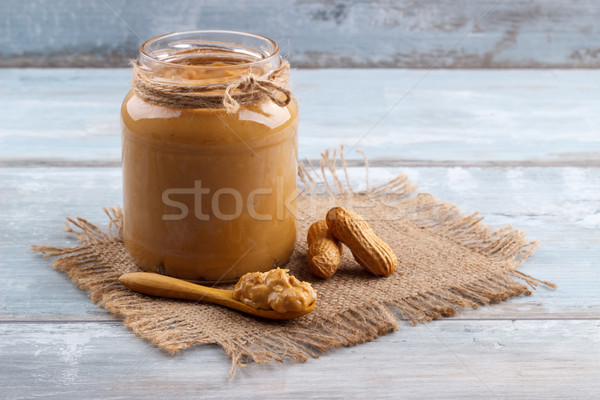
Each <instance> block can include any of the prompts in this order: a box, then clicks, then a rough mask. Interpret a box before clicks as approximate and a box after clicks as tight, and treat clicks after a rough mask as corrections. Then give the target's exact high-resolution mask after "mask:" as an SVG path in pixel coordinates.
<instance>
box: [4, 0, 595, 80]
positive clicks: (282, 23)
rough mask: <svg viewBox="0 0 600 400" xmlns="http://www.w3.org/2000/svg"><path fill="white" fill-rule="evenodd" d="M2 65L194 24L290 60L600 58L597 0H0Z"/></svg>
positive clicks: (102, 51) (109, 51) (133, 41)
mask: <svg viewBox="0 0 600 400" xmlns="http://www.w3.org/2000/svg"><path fill="white" fill-rule="evenodd" d="M0 4H1V5H0V6H1V10H0V49H1V50H0V59H1V61H0V66H4V67H11V66H12V67H94V66H95V67H114V66H126V65H127V62H128V60H129V59H130V58H132V57H135V55H136V53H137V49H138V47H139V45H140V43H141V42H142V41H143V40H145V39H148V38H151V37H153V36H156V35H159V34H162V33H167V32H173V31H181V30H191V29H234V30H243V31H250V32H255V33H259V34H263V35H266V36H269V37H271V38H273V39H275V40H277V41H278V42H279V43H280V45H281V47H282V51H283V53H285V54H289V56H290V59H291V61H292V63H293V64H294V65H295V66H296V67H309V68H310V67H410V68H429V67H431V66H434V67H449V68H465V67H466V68H482V67H483V68H487V67H493V68H496V67H499V68H505V67H536V68H540V67H543V68H547V67H567V68H577V67H585V68H594V67H598V66H600V1H598V0H570V1H564V0H531V1H520V0H463V1H450V0H432V1H415V0H399V1H391V0H380V1H375V0H371V1H360V0H352V1H336V0H309V1H282V0H255V1H236V0H211V1H193V0H170V1H163V0H146V1H144V0H52V1H51V0H30V1H24V0H2V2H1V3H0Z"/></svg>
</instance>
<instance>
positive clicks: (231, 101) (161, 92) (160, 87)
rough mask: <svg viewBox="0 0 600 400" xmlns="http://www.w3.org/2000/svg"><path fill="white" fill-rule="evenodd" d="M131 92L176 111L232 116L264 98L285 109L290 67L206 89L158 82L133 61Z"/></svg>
mask: <svg viewBox="0 0 600 400" xmlns="http://www.w3.org/2000/svg"><path fill="white" fill-rule="evenodd" d="M132 67H133V78H132V88H133V91H134V92H135V94H136V95H137V96H138V97H139V98H141V99H142V100H144V101H147V102H149V103H152V104H156V105H159V106H163V107H169V108H176V109H192V108H211V109H225V111H226V112H227V113H235V112H237V111H238V110H239V108H240V107H242V106H247V105H250V104H254V103H258V102H260V101H263V100H265V99H266V98H269V99H271V100H272V101H273V102H274V103H275V104H277V105H278V106H280V107H285V106H287V105H288V104H289V103H290V101H291V99H292V94H291V91H290V90H289V89H287V86H288V83H289V69H290V64H289V63H288V62H287V61H284V62H282V63H281V65H280V66H279V67H278V68H277V69H275V70H273V71H271V72H269V73H268V74H265V75H262V76H258V75H254V74H248V75H245V76H243V77H242V78H241V79H238V80H235V81H233V82H225V83H218V84H209V85H194V84H189V83H183V82H184V81H183V80H182V83H175V82H160V81H159V80H157V79H156V78H153V77H152V76H151V75H149V74H147V73H145V72H144V71H143V70H142V69H141V68H140V66H139V65H138V63H137V62H136V61H134V62H132Z"/></svg>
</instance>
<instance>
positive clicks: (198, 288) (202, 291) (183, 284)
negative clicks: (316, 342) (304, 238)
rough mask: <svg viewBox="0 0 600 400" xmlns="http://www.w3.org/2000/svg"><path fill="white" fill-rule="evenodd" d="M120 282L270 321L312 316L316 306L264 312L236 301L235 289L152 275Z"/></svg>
mask: <svg viewBox="0 0 600 400" xmlns="http://www.w3.org/2000/svg"><path fill="white" fill-rule="evenodd" d="M119 281H120V282H121V283H122V284H123V285H124V286H125V287H127V288H129V289H130V290H133V291H134V292H138V293H142V294H149V295H152V296H159V297H169V298H172V299H186V300H196V301H206V302H209V303H215V304H219V305H221V306H224V307H229V308H232V309H234V310H238V311H241V312H245V313H247V314H252V315H255V316H257V317H262V318H268V319H293V318H298V317H301V316H303V315H306V314H308V313H309V312H311V311H312V310H314V309H315V303H312V304H311V305H310V306H308V308H306V309H305V310H302V311H297V312H284V313H281V312H277V311H275V310H262V309H260V308H254V307H250V306H249V305H246V304H244V303H242V302H241V301H239V300H236V299H234V298H233V296H232V294H233V291H232V290H223V289H215V288H211V287H207V286H202V285H196V284H195V283H191V282H188V281H184V280H182V279H177V278H171V277H169V276H165V275H159V274H154V273H152V272H132V273H129V274H124V275H121V276H120V277H119Z"/></svg>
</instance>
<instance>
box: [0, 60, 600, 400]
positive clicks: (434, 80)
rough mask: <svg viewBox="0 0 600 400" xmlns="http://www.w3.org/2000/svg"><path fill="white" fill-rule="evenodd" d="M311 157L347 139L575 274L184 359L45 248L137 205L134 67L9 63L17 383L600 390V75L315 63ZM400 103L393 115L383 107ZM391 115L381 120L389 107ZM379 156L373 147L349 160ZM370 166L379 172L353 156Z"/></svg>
mask: <svg viewBox="0 0 600 400" xmlns="http://www.w3.org/2000/svg"><path fill="white" fill-rule="evenodd" d="M293 79H294V84H295V91H296V94H297V97H298V100H299V103H300V107H301V112H302V117H301V118H302V119H301V129H300V154H301V156H302V158H304V157H308V158H311V159H316V158H318V157H319V153H320V152H321V151H322V150H324V149H325V148H327V147H329V148H333V147H336V146H338V145H339V144H341V143H344V144H345V145H346V148H347V149H348V148H350V147H352V146H353V145H354V144H355V143H356V142H357V141H359V140H360V139H361V138H363V136H364V138H363V139H362V140H361V141H360V146H359V148H360V149H361V150H363V151H364V152H365V153H366V154H367V156H368V157H369V159H370V160H371V169H370V179H371V182H372V183H376V182H378V181H379V182H383V181H384V180H386V179H389V178H390V177H391V176H393V175H394V174H396V173H399V172H402V173H405V174H407V175H408V176H409V177H410V178H411V180H412V181H413V182H414V183H416V184H418V185H419V186H420V188H421V189H422V190H425V191H429V192H431V193H433V194H434V195H435V196H437V197H439V198H441V199H444V200H447V201H451V202H454V203H456V204H458V205H459V206H460V207H461V208H462V210H464V211H466V212H473V211H476V210H480V211H481V212H482V214H483V215H485V216H486V217H487V221H488V222H489V223H491V224H493V225H494V226H495V227H500V226H503V225H506V224H512V225H514V226H517V227H519V228H521V229H523V230H525V231H527V232H529V233H530V237H531V238H532V239H537V240H539V241H541V243H542V246H541V248H540V250H539V251H538V253H537V254H536V255H535V256H534V257H532V258H531V259H530V260H529V261H527V263H525V264H524V265H523V266H522V270H523V271H524V272H526V273H528V274H531V275H533V276H536V277H538V278H541V279H545V280H549V281H553V282H556V283H557V284H558V290H550V289H546V288H540V289H539V290H537V291H536V292H535V293H534V294H533V295H532V296H530V297H521V298H514V299H511V300H509V301H507V302H503V303H499V304H494V305H491V306H489V307H483V308H480V309H479V310H475V311H474V310H465V311H464V312H462V313H460V314H459V315H458V316H456V317H454V318H447V319H444V320H439V321H435V322H433V323H430V324H424V325H420V326H417V327H412V326H410V324H409V323H408V322H407V321H402V322H401V328H400V330H399V331H398V332H395V333H393V334H390V335H387V336H384V337H381V338H380V339H378V340H375V341H373V342H371V343H366V344H363V345H360V346H357V347H352V348H342V349H338V350H333V351H330V352H329V353H328V354H325V355H323V356H321V357H320V358H319V359H313V360H309V361H308V362H307V363H305V364H295V363H292V362H288V363H285V364H283V365H282V364H277V363H273V364H269V365H250V367H249V368H248V369H238V371H237V372H236V374H235V376H234V377H233V379H231V380H230V379H228V378H227V374H228V372H229V368H230V361H229V359H228V357H227V356H226V355H225V353H224V352H223V351H221V349H220V348H218V347H216V346H204V347H201V348H194V349H190V350H188V351H184V352H183V353H181V354H179V355H176V356H170V355H167V354H165V353H164V352H162V351H160V350H158V349H156V348H154V347H152V346H151V345H149V344H148V343H146V342H144V341H142V340H141V339H139V338H136V337H135V336H134V335H133V334H132V333H131V332H130V331H129V330H128V329H127V328H125V327H124V326H123V325H122V323H121V322H120V321H119V319H118V318H115V317H114V316H113V315H111V314H110V313H108V312H106V311H105V310H104V309H102V308H99V307H98V306H96V305H95V304H93V303H92V302H91V301H90V300H89V299H88V298H87V296H86V294H85V293H83V292H82V291H80V290H78V289H77V288H76V287H75V286H74V285H73V284H72V283H71V282H70V281H69V279H68V278H66V277H65V276H64V275H63V274H62V273H59V272H57V271H54V270H52V269H51V268H50V267H49V262H48V261H47V260H44V259H42V258H41V257H40V256H39V255H34V254H32V253H30V251H29V246H30V245H31V244H33V243H35V244H53V245H75V243H76V241H75V239H74V238H73V237H71V236H70V235H68V234H64V233H61V232H60V230H61V229H62V226H63V221H64V218H65V217H67V216H85V217H86V218H88V219H90V220H91V221H93V222H97V223H101V224H104V225H105V218H104V217H103V212H102V210H101V208H102V206H111V205H118V204H120V203H121V171H120V166H119V157H120V128H119V120H118V118H119V107H120V102H121V100H122V98H123V96H124V95H125V93H126V91H127V90H128V81H129V71H128V70H125V69H98V70H93V69H85V70H84V69H81V70H78V69H76V70H68V69H66V70H52V69H41V70H36V69H33V70H21V69H14V70H11V69H5V70H1V71H0V81H1V89H0V90H1V95H0V129H1V133H0V143H1V145H0V157H1V159H2V168H0V193H1V197H0V213H1V216H2V223H1V225H0V230H1V237H2V241H1V243H0V269H1V271H2V279H1V281H0V304H1V306H0V307H1V308H0V311H1V317H0V318H1V319H0V326H1V327H2V340H1V342H0V357H1V362H0V372H1V381H0V385H1V390H0V393H1V396H2V397H3V398H34V397H43V398H60V399H63V398H96V397H100V398H126V397H141V398H149V399H150V398H157V399H158V398H161V399H162V398H188V397H189V398H215V399H222V398H236V397H256V398H263V397H264V396H268V397H273V398H283V399H293V398H311V397H315V398H319V397H327V398H347V397H351V398H419V399H420V398H459V397H462V398H476V399H480V398H494V397H499V398H527V397H529V398H544V399H547V398H600V379H598V378H599V377H600V268H599V260H600V112H599V111H600V71H597V70H434V71H431V72H427V71H425V70H393V69H390V70H386V69H382V70H339V69H330V70H298V71H295V72H294V75H293ZM382 117H383V119H381V118H382ZM380 119H381V120H380ZM350 156H351V157H353V158H356V159H357V160H359V159H361V157H360V155H359V154H354V155H349V157H350ZM351 175H352V177H353V178H352V179H353V180H355V182H359V181H362V179H363V178H362V168H360V167H356V168H352V169H351Z"/></svg>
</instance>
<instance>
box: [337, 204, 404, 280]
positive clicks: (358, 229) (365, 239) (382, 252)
mask: <svg viewBox="0 0 600 400" xmlns="http://www.w3.org/2000/svg"><path fill="white" fill-rule="evenodd" d="M327 226H328V227H329V231H330V232H331V234H332V235H333V236H334V237H336V238H337V239H339V241H340V242H342V243H344V244H345V245H346V246H348V248H349V249H350V250H351V251H352V255H353V256H354V259H355V260H356V261H357V262H358V263H359V264H360V265H361V266H362V267H363V268H365V269H366V270H368V271H369V272H371V273H373V274H375V275H378V276H388V275H390V274H391V273H392V272H394V270H395V269H396V265H397V264H398V260H397V258H396V255H395V254H394V251H393V250H392V249H391V248H390V246H388V245H387V244H386V243H385V242H384V241H383V240H382V239H381V238H380V237H378V236H377V235H376V234H375V232H373V230H372V229H371V227H370V226H369V224H368V223H367V222H366V221H365V220H364V219H363V218H362V217H361V216H360V215H358V214H356V213H354V212H352V211H349V210H346V209H344V208H342V207H334V208H332V209H331V210H329V212H328V213H327Z"/></svg>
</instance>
